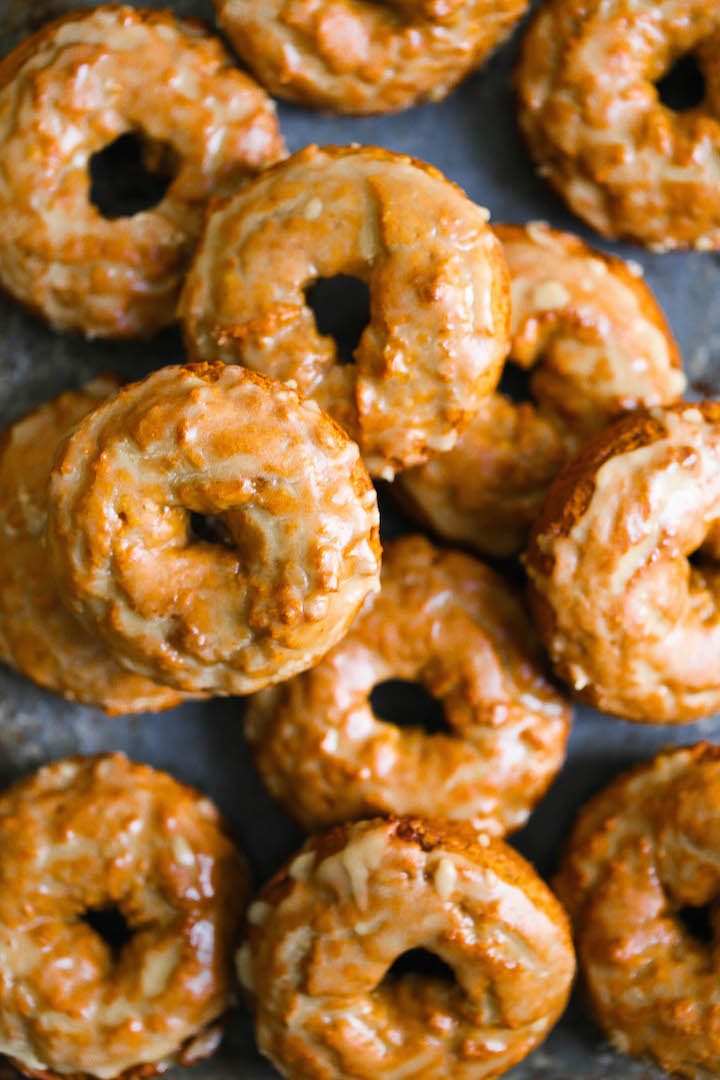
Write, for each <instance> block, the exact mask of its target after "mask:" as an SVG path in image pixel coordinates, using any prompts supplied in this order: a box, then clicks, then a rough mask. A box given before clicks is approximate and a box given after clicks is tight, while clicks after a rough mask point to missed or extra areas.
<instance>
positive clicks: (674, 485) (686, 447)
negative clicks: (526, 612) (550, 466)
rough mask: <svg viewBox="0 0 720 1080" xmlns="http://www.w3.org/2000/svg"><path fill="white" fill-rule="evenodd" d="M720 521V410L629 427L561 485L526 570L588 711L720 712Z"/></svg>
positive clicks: (589, 453) (558, 656) (666, 715)
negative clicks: (589, 706)
mask: <svg viewBox="0 0 720 1080" xmlns="http://www.w3.org/2000/svg"><path fill="white" fill-rule="evenodd" d="M719 519H720V403H718V402H704V403H701V404H694V403H693V404H689V403H687V404H680V405H675V406H670V407H667V408H665V409H653V410H651V411H649V412H638V413H636V414H634V415H632V416H629V417H627V418H625V419H623V420H621V421H619V422H618V423H616V424H614V425H612V426H611V427H609V428H607V429H606V430H605V431H604V432H602V433H601V434H600V435H598V436H597V437H596V438H595V439H593V440H591V442H589V443H588V444H587V446H586V447H585V448H584V449H583V450H582V451H581V452H580V453H579V454H578V455H577V457H575V458H574V459H573V460H572V461H571V462H570V463H569V465H568V466H567V467H566V468H565V469H564V470H563V472H561V473H560V475H559V476H558V478H557V480H556V481H555V483H554V484H553V486H552V488H551V489H550V494H549V496H548V499H547V501H546V503H545V506H544V508H543V511H542V514H541V515H540V518H539V519H538V521H537V522H536V524H535V526H534V528H533V531H532V533H531V536H530V545H529V548H528V553H527V556H526V562H527V570H528V574H529V578H530V600H531V604H532V607H533V610H534V614H535V616H536V622H537V625H538V627H539V630H540V633H541V636H542V638H543V640H544V643H545V645H546V647H547V649H548V651H549V652H550V655H551V657H552V659H553V661H554V663H555V667H556V670H557V672H558V674H559V675H560V676H561V677H562V678H563V679H564V680H565V681H566V682H568V683H569V684H570V685H571V686H572V687H573V688H574V689H575V692H576V693H577V695H578V696H579V697H580V698H581V699H582V700H583V701H587V702H588V703H589V704H592V705H595V706H596V707H597V708H599V709H604V710H606V711H607V712H611V713H616V714H617V715H619V716H625V717H627V718H629V719H631V720H640V721H644V722H647V723H667V724H671V723H676V724H680V723H687V722H688V721H691V720H696V719H698V718H699V717H702V716H708V715H710V714H711V713H714V712H716V711H717V710H718V709H720V669H719V668H718V663H717V657H718V656H719V655H720V607H718V599H717V592H718V567H717V560H718V559H720V532H719V531H718V527H717V522H718V520H719ZM694 553H697V559H696V560H693V562H690V561H688V560H689V556H691V555H693V554H694Z"/></svg>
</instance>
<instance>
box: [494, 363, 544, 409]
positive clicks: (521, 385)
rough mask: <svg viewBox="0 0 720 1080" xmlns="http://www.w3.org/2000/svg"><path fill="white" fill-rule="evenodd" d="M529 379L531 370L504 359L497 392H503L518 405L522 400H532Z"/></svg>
mask: <svg viewBox="0 0 720 1080" xmlns="http://www.w3.org/2000/svg"><path fill="white" fill-rule="evenodd" d="M531 379H532V372H531V371H530V370H529V369H528V368H524V367H520V365H519V364H515V363H513V361H512V360H506V361H505V366H504V367H503V370H502V375H501V376H500V382H499V384H498V388H497V389H498V393H500V394H504V395H505V397H508V398H510V400H511V401H514V402H515V403H516V404H518V405H519V404H521V403H522V402H523V401H531V402H534V400H535V398H534V396H533V393H532V390H531V389H530V382H531Z"/></svg>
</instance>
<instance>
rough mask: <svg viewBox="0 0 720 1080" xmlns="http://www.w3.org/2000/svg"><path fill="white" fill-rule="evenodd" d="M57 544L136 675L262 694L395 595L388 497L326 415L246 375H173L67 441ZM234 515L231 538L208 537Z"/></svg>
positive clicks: (65, 566) (167, 372) (80, 599)
mask: <svg viewBox="0 0 720 1080" xmlns="http://www.w3.org/2000/svg"><path fill="white" fill-rule="evenodd" d="M49 493H50V494H49V501H50V517H49V522H48V544H49V550H50V552H51V557H52V560H53V566H54V572H55V578H56V581H57V582H58V584H59V588H60V589H61V592H62V595H63V598H64V599H65V601H66V602H67V603H68V604H69V605H70V607H71V609H72V610H73V611H74V612H76V613H77V614H78V615H80V617H81V618H82V619H83V620H84V621H85V623H86V624H87V625H88V626H90V627H92V628H95V629H96V630H97V632H98V633H99V634H100V636H101V637H102V638H103V639H104V640H105V641H106V642H107V643H108V644H109V645H110V646H111V647H112V648H113V649H114V650H116V651H117V653H118V654H119V655H121V656H122V657H123V659H124V661H125V662H126V663H127V664H128V665H129V666H132V668H133V670H137V671H140V672H142V673H143V674H147V675H149V676H150V677H153V675H154V676H155V677H156V678H159V679H160V680H161V681H163V682H167V683H168V684H171V685H176V686H178V687H179V688H180V689H188V690H191V689H192V690H198V689H207V690H210V689H212V690H215V691H216V692H220V693H223V692H224V693H229V692H234V693H248V692H250V691H251V690H255V689H259V688H260V687H261V686H266V685H269V684H271V683H272V682H276V681H278V680H280V679H283V678H288V677H289V676H290V675H291V674H295V673H296V672H297V671H299V670H304V669H305V668H306V667H308V666H310V665H311V664H312V662H313V661H314V660H315V659H317V657H318V656H319V655H322V653H324V652H326V651H327V650H328V649H329V648H330V647H331V646H332V645H334V644H335V642H336V641H337V640H338V638H339V637H341V636H342V634H343V633H344V631H345V628H346V627H347V625H348V624H349V622H350V621H351V620H352V618H353V616H354V614H355V612H356V611H357V609H358V608H359V606H360V605H361V604H362V602H363V600H364V599H365V597H366V596H367V595H368V593H369V592H372V591H374V590H375V589H376V588H377V585H378V572H379V561H380V545H379V541H378V511H377V499H376V496H375V492H374V490H373V487H372V484H371V483H370V478H369V477H368V475H367V472H366V471H365V469H364V467H363V465H362V462H361V461H360V458H359V452H358V448H357V446H356V445H355V444H354V443H353V442H351V440H350V439H349V438H348V437H347V435H346V434H345V432H344V431H342V430H341V429H340V428H339V427H338V425H337V424H335V423H334V422H333V421H332V420H331V419H330V417H329V416H326V415H325V414H324V413H323V412H322V410H321V409H320V408H319V407H318V405H317V404H316V403H315V402H314V401H312V400H311V399H309V398H303V397H302V396H301V395H299V394H298V393H297V392H296V391H295V390H293V389H291V388H290V387H288V386H285V385H283V384H281V383H279V382H277V381H276V380H274V379H269V378H267V377H266V376H264V375H258V374H256V373H255V372H252V371H248V370H247V369H246V368H241V367H239V366H236V365H232V366H226V365H223V364H215V365H207V364H199V365H187V366H184V367H166V368H163V369H161V370H160V371H157V372H155V373H154V374H152V375H150V376H149V377H148V378H147V379H144V380H143V381H142V382H139V383H134V384H132V385H130V386H126V387H124V388H123V389H122V390H121V391H119V393H118V394H116V395H115V396H114V397H113V398H111V399H110V400H108V401H107V402H105V403H104V404H102V405H100V406H99V408H97V409H96V410H95V411H94V412H93V413H91V414H90V415H89V416H88V417H86V418H85V419H84V420H83V421H82V422H81V424H80V425H79V426H78V427H77V428H76V429H75V431H74V432H73V433H72V434H71V435H70V436H69V438H68V439H67V440H66V441H65V442H64V443H63V445H62V446H61V448H60V450H59V452H58V457H57V460H56V463H55V467H54V469H53V474H52V477H51V481H50V488H49ZM193 513H196V514H200V515H205V516H207V515H209V516H211V517H215V516H220V517H221V518H222V522H223V524H224V526H225V529H226V541H225V542H219V543H211V542H209V541H207V540H203V539H200V538H198V537H197V536H195V535H194V533H193V530H192V519H191V516H190V515H191V514H193Z"/></svg>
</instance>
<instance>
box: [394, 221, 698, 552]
mask: <svg viewBox="0 0 720 1080" xmlns="http://www.w3.org/2000/svg"><path fill="white" fill-rule="evenodd" d="M494 232H495V235H496V236H497V237H498V239H499V240H500V241H501V242H502V245H503V252H504V254H505V258H506V260H507V263H508V267H509V269H510V278H511V283H512V284H511V288H512V344H511V348H510V359H511V360H513V361H514V362H515V363H516V364H517V365H518V366H520V367H522V368H525V369H527V370H532V376H531V380H530V387H531V390H532V393H533V396H534V398H535V402H536V404H533V403H531V402H527V401H525V402H521V403H520V404H517V405H516V404H515V403H514V402H512V401H511V400H510V399H509V398H507V397H506V396H505V395H504V394H500V393H495V394H491V395H490V396H489V397H487V398H485V400H484V401H482V402H481V404H480V409H479V412H478V413H477V414H476V416H475V418H474V419H473V421H472V422H471V424H470V427H469V428H468V429H467V431H466V432H464V434H463V435H462V436H461V437H460V439H459V441H458V443H457V445H456V446H455V447H454V449H453V450H451V451H450V452H449V453H447V454H439V455H438V456H437V457H434V458H432V459H431V460H430V461H429V462H428V463H427V464H425V465H421V466H419V467H418V468H417V469H411V470H409V471H407V472H404V473H402V475H401V476H400V477H399V478H398V479H397V482H396V487H395V488H394V489H393V490H394V491H395V493H396V494H397V495H398V497H399V498H400V501H401V502H402V503H403V505H404V506H405V507H406V508H407V509H408V510H409V511H410V513H412V514H413V515H414V516H415V517H417V518H419V519H420V520H421V521H422V522H423V524H425V525H427V526H429V527H430V528H431V529H432V530H433V531H434V532H435V533H437V534H438V535H439V536H442V537H443V538H445V539H446V540H449V541H451V542H453V543H459V544H467V545H469V546H470V547H472V548H475V549H476V550H477V551H479V552H480V553H488V554H490V555H496V556H509V555H515V554H516V553H517V552H518V551H520V550H522V548H524V546H525V543H526V541H527V536H528V532H529V531H530V526H531V525H532V523H533V521H534V520H535V518H536V517H537V516H538V514H539V513H540V509H541V507H542V504H543V501H544V499H545V496H546V494H547V491H548V488H549V486H550V483H551V481H552V480H553V479H554V477H555V476H556V475H557V473H558V472H559V471H560V469H561V467H562V466H563V465H564V464H565V462H566V461H567V460H568V458H570V457H571V456H572V454H573V453H574V452H575V451H576V450H579V449H580V447H581V446H582V444H583V443H584V442H585V441H586V439H587V438H589V437H590V435H593V434H594V433H595V432H596V431H599V430H600V429H601V428H602V427H603V426H604V425H605V424H606V423H607V422H608V421H609V420H610V419H611V418H612V417H613V416H614V415H616V414H617V413H619V412H620V411H622V410H623V409H634V408H637V407H638V406H639V405H647V406H654V405H666V404H670V403H671V402H673V401H677V400H678V399H679V398H681V397H682V394H683V391H684V389H685V379H684V377H683V374H682V371H681V360H680V353H679V350H678V347H677V345H676V344H675V341H674V339H673V337H672V334H671V333H670V330H669V329H668V325H667V323H666V321H665V318H664V316H663V314H662V312H661V311H660V308H659V307H658V305H657V303H656V302H655V299H654V297H653V295H652V293H651V292H650V290H649V289H648V288H647V286H646V285H645V284H644V282H643V281H642V280H641V279H640V277H639V275H638V272H637V270H636V269H635V267H634V266H633V265H632V264H630V265H628V264H626V263H624V262H623V261H622V260H621V259H616V258H614V257H613V256H611V255H605V254H603V253H602V252H600V251H596V250H595V249H593V248H591V247H588V245H587V244H584V243H583V242H582V240H580V239H579V238H578V237H576V236H572V235H571V234H570V233H564V232H558V231H557V230H556V229H551V228H550V227H549V226H547V225H545V224H544V223H542V222H532V223H531V224H530V225H527V226H522V225H496V226H495V228H494Z"/></svg>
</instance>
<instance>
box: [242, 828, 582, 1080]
mask: <svg viewBox="0 0 720 1080" xmlns="http://www.w3.org/2000/svg"><path fill="white" fill-rule="evenodd" d="M248 935H249V936H248V942H247V943H246V945H245V946H243V948H242V949H241V950H240V953H239V954H238V971H239V975H240V978H241V981H242V982H243V984H244V985H245V987H246V989H248V990H249V991H250V993H251V994H252V1002H253V1006H254V1009H255V1014H256V1031H257V1033H258V1040H259V1045H260V1047H261V1049H262V1050H263V1052H264V1053H266V1054H267V1055H268V1056H269V1057H270V1058H271V1060H273V1061H274V1062H275V1063H276V1064H277V1065H278V1067H279V1068H280V1069H281V1071H287V1070H289V1069H291V1068H292V1067H293V1063H295V1062H298V1061H302V1063H303V1075H304V1076H306V1077H307V1078H308V1080H320V1078H322V1080H341V1078H342V1077H344V1076H346V1075H347V1074H348V1070H349V1068H350V1061H352V1070H353V1071H354V1072H355V1074H356V1075H357V1076H358V1077H362V1078H364V1080H366V1078H370V1077H372V1076H373V1075H382V1074H383V1072H387V1073H390V1072H396V1073H400V1075H402V1071H406V1072H408V1073H409V1072H410V1068H411V1065H412V1066H414V1068H413V1070H412V1071H413V1072H414V1073H415V1075H417V1076H418V1077H421V1078H422V1080H439V1078H440V1077H443V1076H453V1077H456V1078H457V1080H472V1078H477V1077H479V1076H485V1077H488V1078H491V1077H495V1076H499V1075H500V1074H501V1073H503V1072H505V1071H506V1070H507V1069H508V1068H509V1067H510V1066H511V1065H512V1064H514V1063H515V1062H516V1061H518V1060H520V1059H521V1058H522V1057H523V1056H525V1055H526V1054H527V1053H528V1052H529V1050H530V1049H532V1047H533V1046H535V1045H536V1044H537V1042H538V1041H540V1039H541V1038H542V1037H543V1035H544V1033H545V1032H546V1030H547V1029H548V1027H549V1026H550V1025H551V1024H552V1023H553V1022H554V1019H555V1018H556V1017H557V1015H558V1013H559V1011H560V1010H561V1009H562V1008H563V1006H564V1003H565V1001H566V998H567V993H568V989H569V982H570V980H571V978H572V972H573V966H574V965H573V956H572V950H571V947H570V942H569V936H568V928H567V924H566V919H565V915H564V913H563V911H562V909H561V908H560V906H559V905H558V904H557V901H556V900H555V898H554V897H553V896H552V894H551V893H550V892H549V890H548V889H547V888H546V886H545V885H544V884H543V883H542V882H541V881H540V879H539V878H538V877H537V876H536V875H535V874H534V872H533V871H532V869H531V867H530V866H529V865H528V864H527V863H526V862H525V861H524V860H523V859H521V858H520V857H519V856H518V855H517V854H516V853H515V852H514V851H512V850H511V849H509V848H507V847H505V845H503V844H502V843H500V842H498V841H490V840H488V838H487V837H483V836H482V835H480V834H478V833H477V832H475V831H474V830H472V829H471V828H469V827H467V826H464V825H462V824H460V823H457V824H455V823H448V822H442V821H425V820H422V819H417V818H406V819H399V820H398V819H393V818H391V819H390V820H373V821H364V822H358V823H355V824H353V825H345V826H340V827H338V828H337V829H334V830H332V831H331V832H330V833H328V834H326V835H324V836H321V837H313V838H311V839H310V840H309V841H307V842H306V844H305V845H304V847H303V848H302V849H301V851H300V852H299V853H298V854H297V855H296V856H295V857H294V858H293V859H291V860H290V861H289V863H288V864H287V865H286V866H285V867H284V868H283V869H282V870H280V871H279V872H278V873H277V874H276V875H275V876H274V877H273V878H272V879H271V881H270V882H269V883H268V885H266V887H265V888H264V889H263V891H262V892H261V893H260V896H259V898H258V899H257V900H256V901H255V903H254V904H252V905H251V907H250V909H249V912H248ZM416 947H425V948H427V949H428V950H430V951H432V952H434V953H435V954H437V955H438V956H440V957H441V958H442V959H443V960H445V961H446V963H447V964H448V965H450V966H451V967H452V969H453V971H454V974H455V976H456V980H457V981H456V982H455V983H453V982H445V981H443V980H437V979H434V978H424V977H422V976H419V975H415V976H414V975H409V976H406V977H404V978H400V979H397V980H392V979H385V978H384V976H385V975H386V973H387V970H388V968H389V967H390V966H391V964H392V963H393V961H394V960H395V959H396V958H397V957H398V956H400V955H402V954H403V953H404V952H406V951H407V950H410V949H413V948H416ZM489 999H491V1000H492V1005H491V1006H489V1005H488V1000H489ZM288 1017H293V1021H292V1022H290V1023H288ZM359 1025H362V1030H363V1031H364V1032H366V1033H367V1036H368V1037H366V1038H363V1039H362V1041H359V1040H357V1039H356V1038H355V1036H354V1031H355V1030H356V1028H357V1027H358V1026H359Z"/></svg>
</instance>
